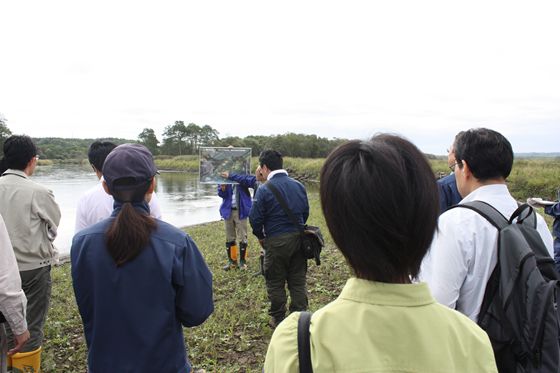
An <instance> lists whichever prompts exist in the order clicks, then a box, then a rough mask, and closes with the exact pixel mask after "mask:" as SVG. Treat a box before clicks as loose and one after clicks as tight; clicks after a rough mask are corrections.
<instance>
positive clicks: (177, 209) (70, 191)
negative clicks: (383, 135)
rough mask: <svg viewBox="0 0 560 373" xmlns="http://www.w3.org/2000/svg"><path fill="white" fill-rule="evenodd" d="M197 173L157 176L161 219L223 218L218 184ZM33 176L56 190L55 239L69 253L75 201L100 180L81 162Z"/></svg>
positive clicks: (200, 220)
mask: <svg viewBox="0 0 560 373" xmlns="http://www.w3.org/2000/svg"><path fill="white" fill-rule="evenodd" d="M197 176H198V175H193V174H187V173H184V172H169V173H168V172H162V173H161V174H160V175H158V176H157V188H156V193H157V195H158V200H159V203H160V206H161V211H162V215H163V217H162V220H164V221H166V222H168V223H170V224H173V225H174V226H176V227H185V226H189V225H194V224H200V223H206V222H210V221H217V220H220V213H219V211H218V209H219V206H220V203H221V198H220V197H218V196H217V194H216V186H215V185H211V184H199V183H198V177H197ZM31 179H32V180H33V181H35V182H37V183H39V184H41V185H44V186H46V187H47V188H49V189H50V190H52V191H53V193H54V197H55V200H56V202H57V203H58V205H59V206H60V211H61V213H62V218H61V220H60V225H59V227H58V236H57V238H56V240H55V241H54V243H55V246H56V247H57V249H58V251H59V253H60V254H61V255H65V254H68V253H69V252H70V245H71V243H72V237H73V236H74V225H75V220H76V204H77V202H78V199H79V198H80V196H81V195H82V194H83V193H85V192H86V191H87V190H88V189H90V188H92V187H94V186H95V185H96V184H97V183H98V180H97V176H96V175H95V173H94V172H93V171H92V170H90V169H85V168H83V167H82V166H79V165H63V166H59V165H56V166H40V167H37V169H36V170H35V173H34V174H33V175H32V176H31Z"/></svg>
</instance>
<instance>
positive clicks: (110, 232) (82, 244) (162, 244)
mask: <svg viewBox="0 0 560 373" xmlns="http://www.w3.org/2000/svg"><path fill="white" fill-rule="evenodd" d="M156 174H157V169H156V166H155V164H154V161H153V157H152V154H151V153H150V151H149V150H148V149H147V148H146V147H145V146H143V145H139V144H124V145H120V146H118V147H116V148H115V149H114V150H113V151H111V153H109V155H108V156H107V159H106V160H105V163H104V164H103V178H104V181H103V186H104V188H105V190H106V191H107V193H109V194H111V195H112V196H113V198H114V200H115V204H114V206H115V210H114V211H113V214H112V215H111V217H110V218H108V219H105V220H102V221H100V222H99V223H97V224H94V225H92V226H90V227H88V228H86V229H84V230H82V231H80V232H78V234H76V236H74V240H73V242H72V248H71V251H70V256H71V260H72V279H73V285H74V293H75V294H76V302H77V304H78V309H79V311H80V315H81V317H82V321H83V323H84V334H85V337H86V343H87V346H88V372H89V373H109V372H119V373H125V372H134V373H142V372H146V373H148V372H162V373H164V372H165V373H178V372H190V371H191V365H190V363H189V360H188V358H187V354H186V347H185V342H184V336H183V326H186V327H191V326H196V325H200V324H202V323H203V322H204V321H205V320H206V319H207V318H208V316H210V314H211V313H212V312H213V310H214V303H213V300H212V274H211V273H210V271H209V270H208V267H207V265H206V263H205V262H204V259H203V258H202V255H201V254H200V252H199V250H198V248H197V246H196V244H195V243H194V242H193V240H192V239H191V238H190V237H189V236H188V235H187V234H186V233H185V232H183V231H181V230H180V229H177V228H175V227H174V226H172V225H170V224H167V223H165V222H162V221H160V220H157V219H154V218H153V217H151V216H150V209H149V205H148V203H149V201H150V198H151V196H152V193H153V191H154V187H155V175H156Z"/></svg>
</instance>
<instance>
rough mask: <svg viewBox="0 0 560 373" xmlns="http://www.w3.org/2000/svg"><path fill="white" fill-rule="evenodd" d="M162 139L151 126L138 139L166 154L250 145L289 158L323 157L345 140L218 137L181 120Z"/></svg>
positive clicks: (289, 136)
mask: <svg viewBox="0 0 560 373" xmlns="http://www.w3.org/2000/svg"><path fill="white" fill-rule="evenodd" d="M162 138H163V142H162V143H161V146H160V145H159V140H158V139H157V137H156V135H155V133H154V130H153V129H151V128H145V129H144V130H143V131H142V132H141V133H140V135H138V140H139V142H140V143H142V144H144V145H146V147H147V148H148V149H150V150H151V151H152V153H154V154H166V155H185V154H198V152H199V148H200V147H201V146H223V147H226V146H234V147H243V148H251V149H252V153H253V154H254V155H256V154H259V153H260V152H261V151H262V150H264V149H275V150H278V151H279V152H281V153H282V154H284V155H286V156H290V157H302V158H323V157H326V156H327V154H329V152H330V151H331V150H332V149H334V148H335V147H336V146H338V145H339V144H340V143H342V142H344V141H346V140H345V139H334V140H329V139H327V138H324V137H318V136H316V135H304V134H296V133H287V134H284V135H273V136H247V137H243V138H241V137H237V136H230V137H224V138H220V137H219V133H218V131H217V130H215V129H214V128H212V127H211V126H209V125H204V126H198V125H196V124H195V123H189V124H188V125H185V123H184V122H183V121H176V122H175V124H173V125H169V126H167V127H165V129H164V131H163V134H162Z"/></svg>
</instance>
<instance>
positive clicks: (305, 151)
mask: <svg viewBox="0 0 560 373" xmlns="http://www.w3.org/2000/svg"><path fill="white" fill-rule="evenodd" d="M10 135H11V131H10V129H9V128H8V127H7V125H6V121H5V120H3V117H2V116H1V115H0V150H1V149H2V144H3V142H4V140H5V139H6V138H8V137H9V136H10ZM161 138H162V141H161V142H160V141H159V140H158V138H157V135H156V133H155V131H154V130H153V129H151V128H144V129H143V130H142V132H140V133H139V134H138V138H137V139H135V140H129V139H120V138H102V139H75V138H59V137H43V138H34V140H35V142H36V144H37V147H38V148H39V155H40V156H41V158H45V159H60V160H75V159H85V158H87V150H88V147H89V145H90V144H91V143H92V142H93V141H95V140H104V141H112V142H114V143H115V144H123V143H127V142H138V143H141V144H144V145H145V146H146V147H147V148H148V149H150V151H151V152H152V153H153V154H154V155H172V156H176V155H193V154H198V153H199V149H200V147H201V146H215V147H227V146H234V147H244V148H251V149H252V154H253V155H258V154H259V153H260V152H261V151H263V150H265V149H275V150H278V151H279V152H281V153H282V154H284V155H285V156H289V157H301V158H324V157H326V156H327V155H328V154H329V152H330V151H331V150H332V149H334V148H335V147H336V146H338V145H339V144H341V143H343V142H344V141H346V140H345V139H333V140H329V139H327V138H325V137H319V136H316V135H305V134H296V133H287V134H283V135H272V136H247V137H237V136H229V137H224V138H220V137H219V133H218V131H217V130H215V129H214V128H212V127H211V126H209V125H204V126H199V125H197V124H195V123H189V124H185V122H183V121H176V122H175V123H174V124H172V125H169V126H167V127H165V129H164V131H163V133H162V134H161Z"/></svg>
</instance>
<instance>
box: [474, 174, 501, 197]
mask: <svg viewBox="0 0 560 373" xmlns="http://www.w3.org/2000/svg"><path fill="white" fill-rule="evenodd" d="M505 184H506V180H505V179H502V178H499V179H488V180H477V179H476V180H473V183H472V186H471V188H469V193H468V194H471V193H472V192H474V191H475V190H477V189H478V188H482V187H484V186H488V185H505Z"/></svg>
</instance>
